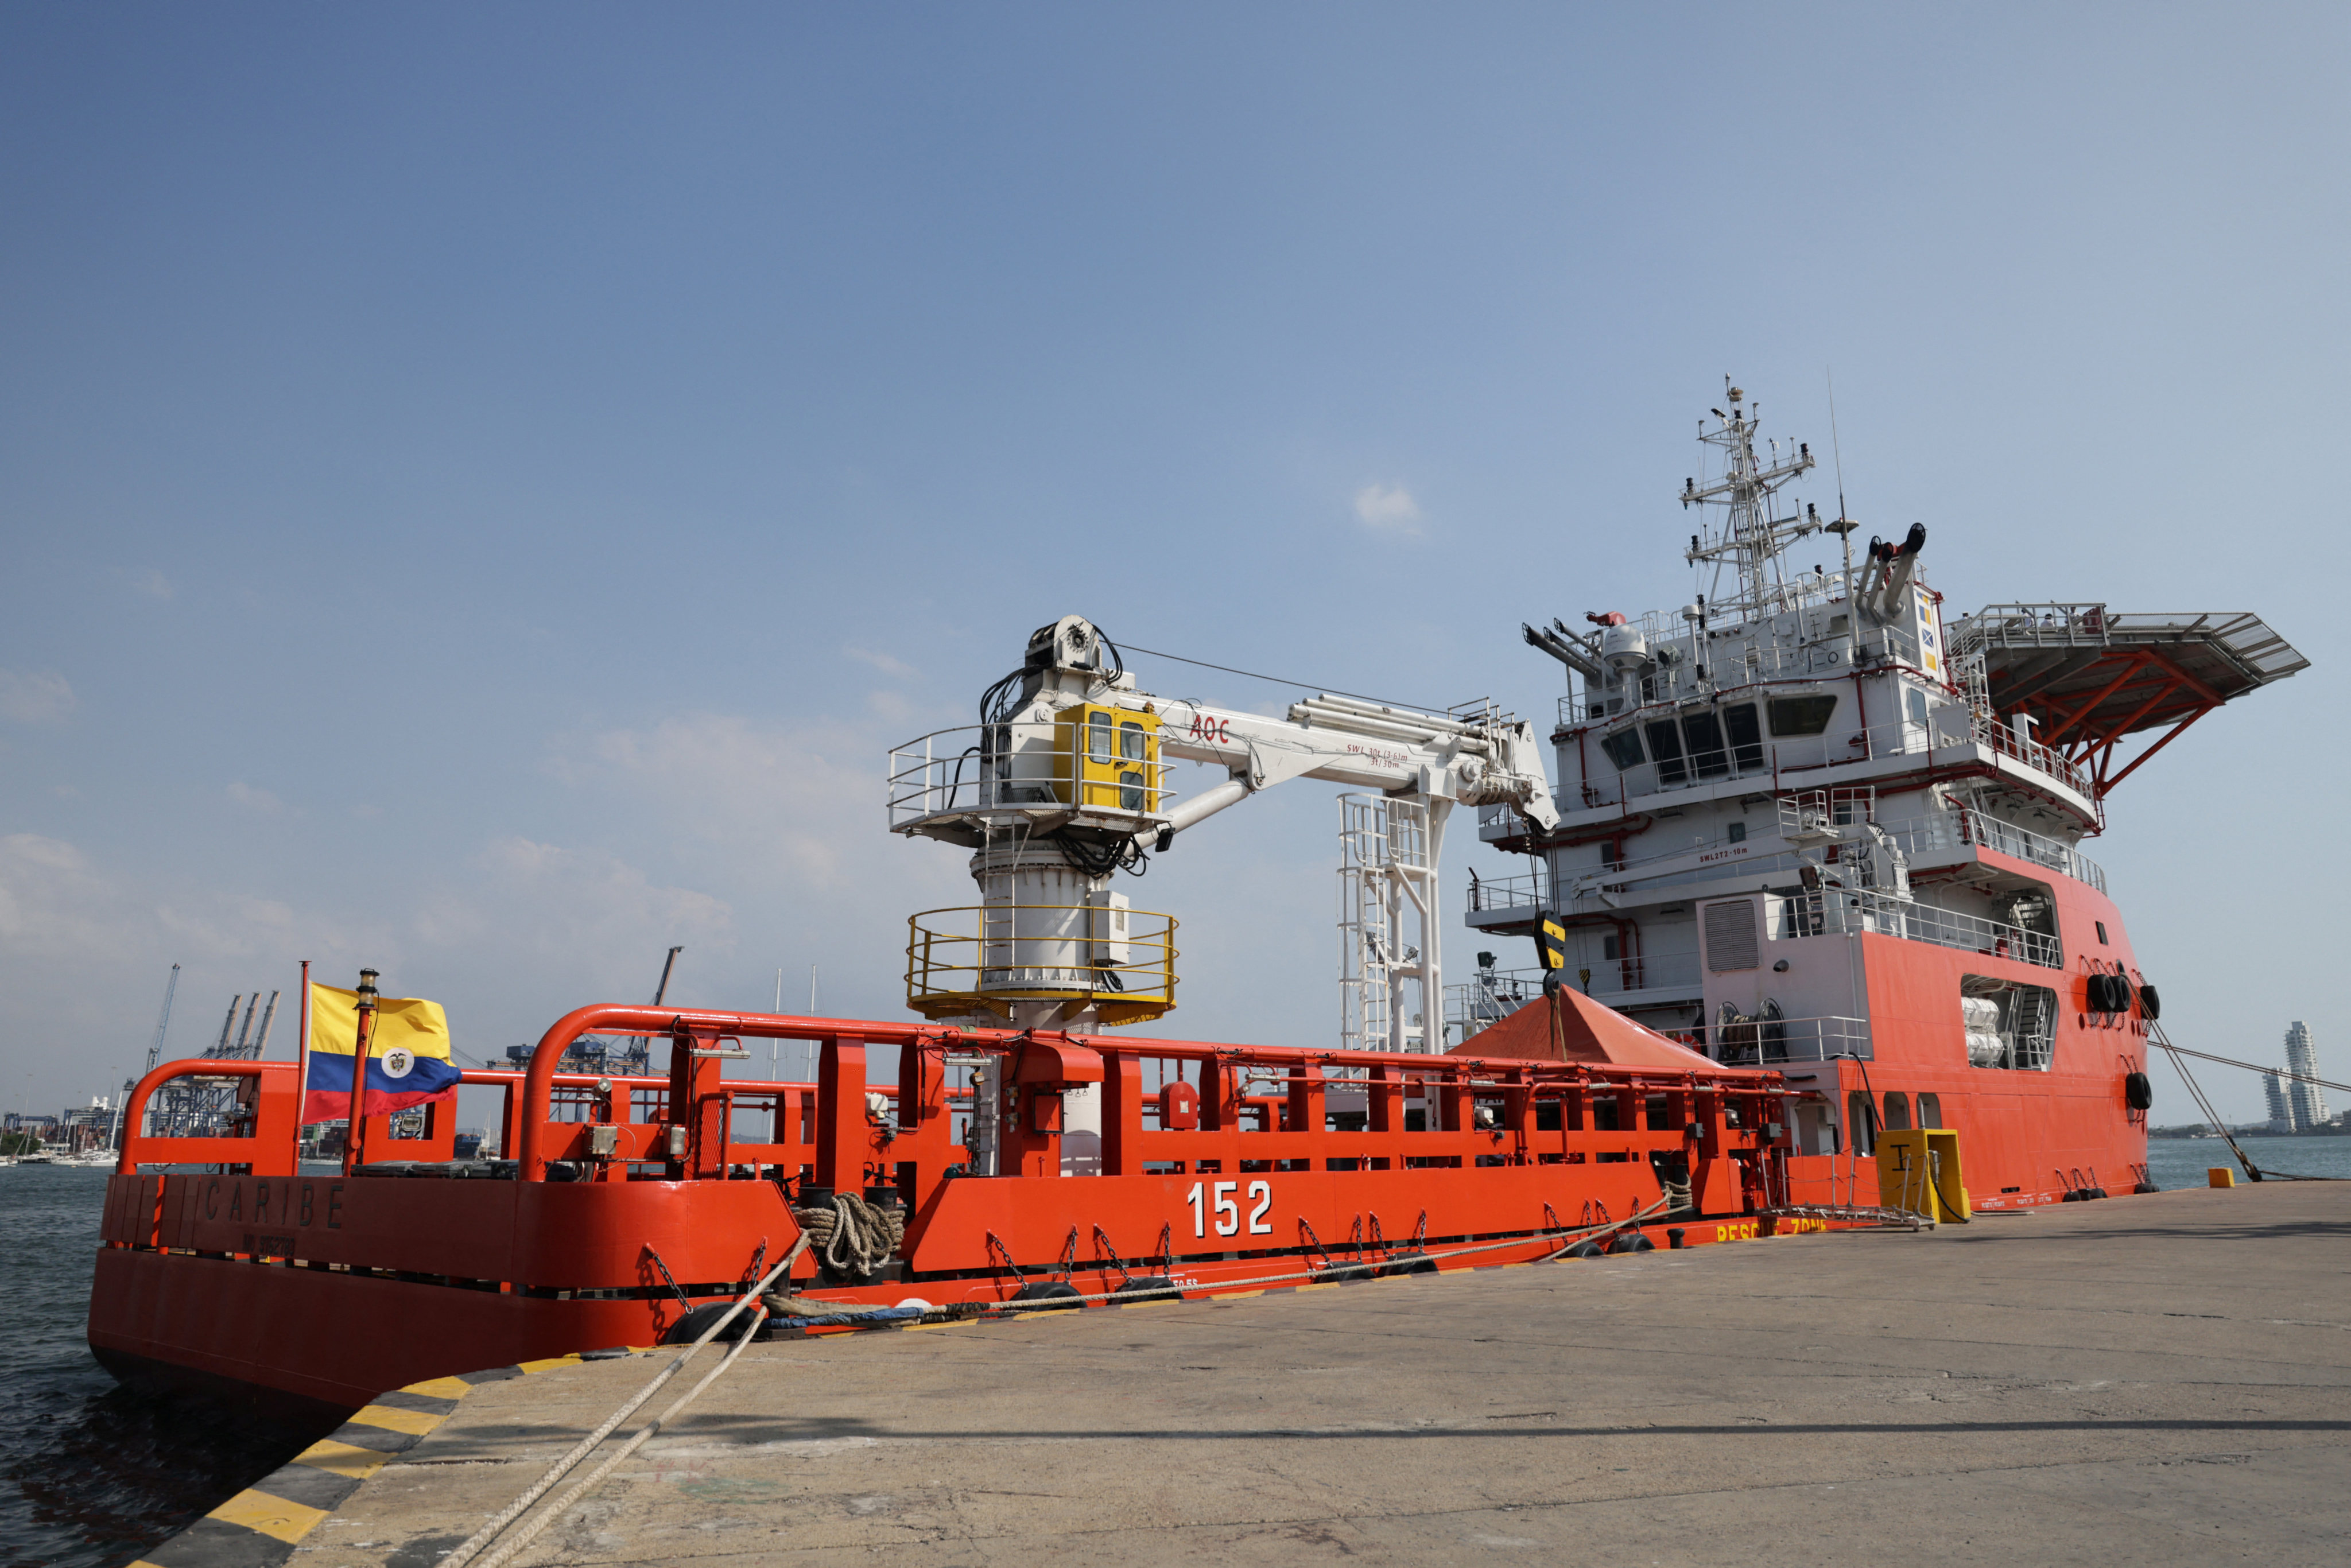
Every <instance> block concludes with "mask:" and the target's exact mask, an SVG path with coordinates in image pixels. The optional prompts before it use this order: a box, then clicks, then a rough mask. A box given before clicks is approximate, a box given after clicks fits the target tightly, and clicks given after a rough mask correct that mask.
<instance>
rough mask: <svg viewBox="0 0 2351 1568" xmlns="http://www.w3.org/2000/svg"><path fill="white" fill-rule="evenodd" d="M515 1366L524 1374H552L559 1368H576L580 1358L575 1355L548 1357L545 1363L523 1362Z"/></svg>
mask: <svg viewBox="0 0 2351 1568" xmlns="http://www.w3.org/2000/svg"><path fill="white" fill-rule="evenodd" d="M579 1364H580V1358H579V1357H578V1356H576V1355H558V1356H552V1357H549V1359H548V1360H546V1361H525V1362H518V1363H517V1365H518V1366H520V1367H521V1368H522V1369H523V1370H524V1371H525V1372H553V1371H554V1370H555V1369H556V1368H557V1367H559V1366H578V1365H579Z"/></svg>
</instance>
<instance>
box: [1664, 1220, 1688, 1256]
mask: <svg viewBox="0 0 2351 1568" xmlns="http://www.w3.org/2000/svg"><path fill="white" fill-rule="evenodd" d="M1687 1245H1689V1241H1688V1233H1687V1231H1685V1230H1683V1229H1682V1228H1681V1227H1680V1226H1678V1225H1676V1226H1671V1227H1668V1228H1667V1231H1666V1248H1667V1250H1668V1251H1673V1252H1678V1251H1680V1250H1681V1249H1683V1248H1684V1247H1687Z"/></svg>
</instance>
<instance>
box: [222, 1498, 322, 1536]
mask: <svg viewBox="0 0 2351 1568" xmlns="http://www.w3.org/2000/svg"><path fill="white" fill-rule="evenodd" d="M208 1517H210V1518H213V1519H217V1520H219V1521H221V1522H222V1523H224V1524H241V1525H243V1526H245V1528H246V1529H247V1530H253V1531H259V1532H260V1533H262V1534H264V1535H266V1536H268V1537H270V1538H271V1539H273V1540H276V1541H299V1540H301V1539H302V1537H303V1536H305V1535H307V1534H308V1533H309V1532H310V1531H312V1530H313V1529H315V1528H316V1527H317V1526H318V1523H319V1521H320V1520H322V1519H324V1518H326V1517H327V1511H326V1510H325V1509H323V1508H312V1507H310V1506H309V1505H308V1504H307V1503H299V1502H288V1501H287V1500H285V1499H284V1498H282V1497H271V1496H270V1495H269V1494H268V1493H267V1492H266V1491H255V1490H251V1489H250V1488H247V1489H246V1490H244V1491H241V1492H239V1493H237V1494H236V1495H235V1497H233V1498H231V1499H229V1500H227V1501H226V1502H225V1503H223V1504H221V1505H220V1506H219V1507H218V1508H216V1509H214V1510H213V1511H212V1512H211V1514H210V1515H209V1516H208Z"/></svg>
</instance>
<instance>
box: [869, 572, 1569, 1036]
mask: <svg viewBox="0 0 2351 1568" xmlns="http://www.w3.org/2000/svg"><path fill="white" fill-rule="evenodd" d="M979 719H980V722H979V724H978V725H977V727H966V728H962V729H956V730H942V731H939V732H937V733H936V734H934V735H931V736H925V737H922V738H921V739H920V740H918V741H914V742H909V743H908V744H907V745H906V746H904V747H899V748H897V750H896V751H894V752H893V756H892V764H891V782H892V789H891V800H890V825H891V829H892V831H895V832H898V833H901V834H904V835H906V836H909V837H925V838H934V839H938V840H942V841H946V842H949V843H955V844H958V845H962V846H965V847H967V848H969V849H971V850H973V851H974V854H973V856H972V859H971V874H972V877H973V879H974V880H975V881H976V882H977V883H978V884H979V891H980V904H979V905H978V906H977V908H976V909H965V910H937V911H928V912H925V914H924V915H916V916H915V917H914V922H913V936H914V941H913V945H912V946H911V948H910V955H909V956H910V959H911V963H910V966H909V974H908V998H907V999H908V1002H909V1004H910V1005H912V1006H913V1007H914V1008H915V1009H917V1010H918V1011H922V1012H924V1013H925V1014H927V1015H928V1016H930V1017H933V1018H935V1019H967V1020H969V1021H972V1022H992V1023H1006V1022H1008V1023H1010V1024H1011V1025H1012V1026H1013V1027H1016V1028H1048V1027H1055V1026H1058V1027H1062V1028H1069V1029H1084V1028H1100V1027H1105V1026H1108V1025H1112V1024H1117V1023H1124V1022H1135V1021H1140V1020H1142V1019H1150V1018H1156V1017H1158V1016H1160V1015H1161V1014H1163V1013H1165V1011H1167V1010H1168V1009H1171V1008H1172V1007H1174V1005H1175V998H1174V994H1173V992H1174V986H1175V975H1174V971H1173V967H1172V964H1173V959H1174V956H1175V949H1174V946H1173V943H1172V941H1171V940H1170V938H1171V937H1172V936H1173V932H1174V928H1175V925H1174V922H1173V921H1172V920H1170V919H1167V918H1166V917H1165V916H1159V915H1144V914H1143V913H1142V912H1138V911H1134V910H1132V909H1131V908H1130V907H1129V905H1128V903H1127V900H1126V898H1125V896H1124V895H1123V894H1118V893H1114V892H1113V891H1112V887H1111V883H1112V879H1113V874H1114V873H1116V872H1118V871H1120V870H1122V869H1124V870H1129V871H1136V870H1140V869H1141V867H1142V865H1143V863H1144V859H1145V857H1146V856H1147V855H1149V854H1152V853H1162V852H1166V851H1167V850H1168V849H1170V848H1171V847H1172V846H1173V845H1174V843H1175V841H1176V839H1177V838H1178V836H1179V835H1182V834H1184V833H1186V832H1188V831H1191V830H1192V829H1194V828H1196V827H1197V826H1198V825H1199V824H1200V823H1201V822H1203V821H1206V820H1207V819H1208V818H1209V817H1212V816H1214V815H1216V814H1217V812H1219V811H1223V810H1228V809H1229V808H1230V807H1232V806H1235V805H1237V804H1238V803H1239V802H1241V801H1243V800H1249V798H1251V797H1252V796H1255V795H1258V794H1261V793H1263V792H1264V791H1265V790H1267V789H1272V788H1274V787H1275V786H1276V785H1280V784H1283V783H1287V782H1289V781H1290V780H1292V779H1322V780H1323V781H1325V782H1329V783H1334V784H1338V785H1341V786H1343V788H1346V789H1354V790H1362V791H1366V792H1370V794H1371V796H1372V800H1373V803H1374V805H1375V806H1376V807H1377V808H1378V812H1379V815H1380V817H1381V820H1382V821H1384V823H1385V824H1386V825H1385V827H1384V829H1383V830H1382V831H1383V834H1384V837H1391V838H1392V837H1393V836H1394V835H1395V834H1401V835H1402V836H1403V838H1404V839H1406V840H1409V846H1408V848H1407V849H1406V850H1405V852H1403V855H1402V858H1401V859H1400V860H1399V859H1396V858H1395V857H1392V856H1389V855H1388V854H1387V851H1386V850H1385V849H1383V850H1382V851H1381V855H1382V863H1383V865H1384V866H1388V867H1390V868H1391V869H1395V870H1400V871H1405V872H1408V873H1409V874H1401V875H1395V876H1390V877H1388V878H1387V882H1386V888H1387V893H1386V896H1387V897H1388V899H1389V902H1390V905H1391V907H1392V908H1400V907H1401V906H1403V905H1404V904H1409V905H1410V906H1412V907H1413V909H1414V910H1415V912H1416V914H1417V915H1419V929H1420V934H1421V936H1422V940H1421V942H1420V943H1419V944H1418V946H1417V948H1416V950H1414V951H1412V952H1410V953H1407V952H1405V950H1403V949H1402V948H1401V946H1400V945H1399V944H1397V943H1396V941H1395V935H1394V927H1393V925H1390V926H1388V927H1387V928H1386V935H1385V936H1384V938H1383V939H1382V941H1383V943H1384V946H1383V949H1382V951H1381V952H1380V954H1379V959H1378V962H1379V964H1380V967H1381V968H1382V969H1383V972H1384V979H1385V981H1386V982H1387V983H1394V982H1396V981H1401V980H1411V981H1415V982H1416V983H1417V984H1418V985H1419V987H1420V990H1421V998H1422V1002H1423V1010H1424V1012H1425V1013H1433V1012H1436V1011H1437V1010H1439V1009H1441V1008H1442V998H1443V996H1444V981H1443V970H1442V965H1441V961H1440V954H1439V946H1440V944H1439V941H1438V939H1437V929H1438V918H1437V913H1438V904H1437V862H1438V858H1439V856H1440V854H1441V852H1442V848H1443V841H1444V830H1445V822H1446V819H1447V815H1448V814H1449V813H1450V811H1451V810H1452V808H1453V807H1454V806H1456V805H1480V806H1484V805H1497V804H1499V805H1506V806H1508V807H1510V809H1512V810H1517V811H1519V812H1520V813H1521V814H1523V815H1524V816H1525V817H1526V818H1527V819H1528V820H1529V821H1531V822H1532V823H1533V824H1534V825H1535V826H1536V827H1537V828H1538V829H1542V830H1548V829H1550V828H1552V827H1555V826H1556V825H1557V823H1558V821H1559V813H1558V808H1557V807H1556V806H1555V805H1554V804H1553V802H1552V795H1551V788H1550V783H1549V780H1548V779H1547V777H1546V775H1545V772H1544V768H1543V761H1542V756H1541V751H1540V749H1539V748H1538V745H1537V741H1536V737H1535V734H1534V729H1533V727H1532V726H1531V725H1529V724H1527V723H1525V722H1523V721H1520V720H1518V719H1514V718H1511V717H1510V716H1507V715H1504V714H1501V713H1499V712H1497V711H1495V710H1493V709H1491V708H1490V707H1489V708H1485V709H1482V710H1479V711H1478V712H1476V713H1473V714H1469V715H1467V716H1465V715H1462V714H1458V713H1442V714H1440V713H1431V712H1426V711H1424V710H1420V709H1416V708H1408V707H1403V706H1392V705H1384V704H1380V703H1374V702H1368V701H1365V700H1363V699H1361V698H1356V697H1350V696H1343V695H1332V694H1328V693H1326V694H1323V695H1318V696H1313V697H1309V698H1306V699H1304V700H1302V701H1300V702H1297V703H1294V704H1292V705H1291V706H1290V708H1289V710H1288V711H1287V713H1286V714H1285V715H1284V716H1281V717H1278V718H1277V717H1270V716H1265V715H1262V714H1254V713H1246V712H1241V711H1238V710H1235V709H1229V708H1219V707H1213V706H1207V705H1206V704H1202V703H1198V702H1195V701H1192V700H1190V699H1187V698H1169V697H1164V696H1158V695H1152V694H1150V693H1146V692H1144V691H1143V690H1141V689H1140V688H1139V687H1138V686H1137V685H1136V684H1135V680H1134V675H1133V674H1131V673H1130V672H1129V671H1127V670H1126V669H1125V667H1124V660H1123V658H1122V657H1121V656H1120V654H1119V652H1118V649H1117V645H1116V644H1115V643H1113V642H1112V641H1111V640H1110V639H1109V638H1107V637H1105V636H1104V635H1103V634H1102V632H1101V631H1100V630H1099V629H1098V628H1096V627H1095V626H1094V625H1093V623H1092V622H1089V621H1087V620H1085V619H1084V618H1083V617H1081V616H1077V615H1064V616H1062V617H1061V619H1060V620H1058V621H1055V622H1052V623H1051V624H1050V625H1047V626H1042V627H1040V628H1039V629H1038V630H1037V631H1036V632H1034V633H1032V634H1031V635H1030V637H1029V645H1028V648H1027V650H1026V652H1025V653H1024V656H1023V658H1022V662H1021V664H1020V667H1019V669H1017V670H1015V671H1013V672H1012V673H1011V674H1008V675H1006V676H1005V677H1004V678H1003V679H1001V680H999V681H998V682H997V683H996V685H993V686H991V687H990V688H988V691H987V695H984V696H983V697H982V698H981V701H980V713H979ZM1171 761H1189V762H1197V763H1203V764H1207V765H1208V766H1209V767H1211V768H1222V769H1223V770H1224V772H1225V777H1224V779H1222V780H1221V781H1219V782H1217V783H1215V784H1212V785H1211V786H1210V787H1209V788H1207V789H1204V790H1201V791H1200V792H1199V793H1197V794H1196V795H1193V796H1192V797H1190V798H1189V799H1187V800H1176V799H1175V791H1174V790H1173V789H1170V788H1169V787H1168V784H1167V771H1168V764H1169V763H1170V762H1171ZM961 915H976V916H977V927H978V929H977V932H976V933H967V932H966V931H965V930H962V929H957V928H955V926H954V923H953V922H952V921H951V920H942V919H939V918H935V917H943V916H961ZM1138 917H1139V918H1138ZM1154 922H1156V923H1157V924H1154ZM1138 954H1139V955H1140V956H1138ZM1386 1010H1387V1015H1388V1016H1387V1017H1386V1019H1385V1038H1384V1040H1374V1041H1368V1042H1367V1043H1370V1044H1372V1045H1374V1047H1375V1048H1376V1047H1378V1046H1381V1045H1384V1046H1385V1047H1386V1048H1388V1049H1393V1050H1402V1049H1405V1046H1406V1040H1407V1034H1408V1024H1407V1019H1406V1018H1405V1014H1404V1012H1403V1010H1402V1009H1398V1008H1394V1007H1390V1008H1388V1009H1386ZM1434 1032H1439V1033H1441V1030H1438V1031H1434ZM1422 1038H1423V1042H1424V1044H1425V1043H1426V1040H1427V1038H1428V1034H1427V1033H1424V1035H1423V1037H1422Z"/></svg>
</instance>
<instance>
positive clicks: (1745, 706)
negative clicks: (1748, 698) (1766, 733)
mask: <svg viewBox="0 0 2351 1568" xmlns="http://www.w3.org/2000/svg"><path fill="white" fill-rule="evenodd" d="M1722 727H1723V730H1724V731H1725V733H1727V734H1728V735H1729V737H1730V765H1731V766H1732V767H1733V768H1738V769H1739V770H1740V772H1741V773H1744V772H1746V771H1747V770H1748V769H1749V768H1761V767H1762V766H1763V732H1762V731H1761V729H1760V728H1759V727H1757V725H1756V720H1755V705H1754V704H1753V703H1740V705H1739V706H1737V707H1727V708H1724V709H1723V710H1722Z"/></svg>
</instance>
